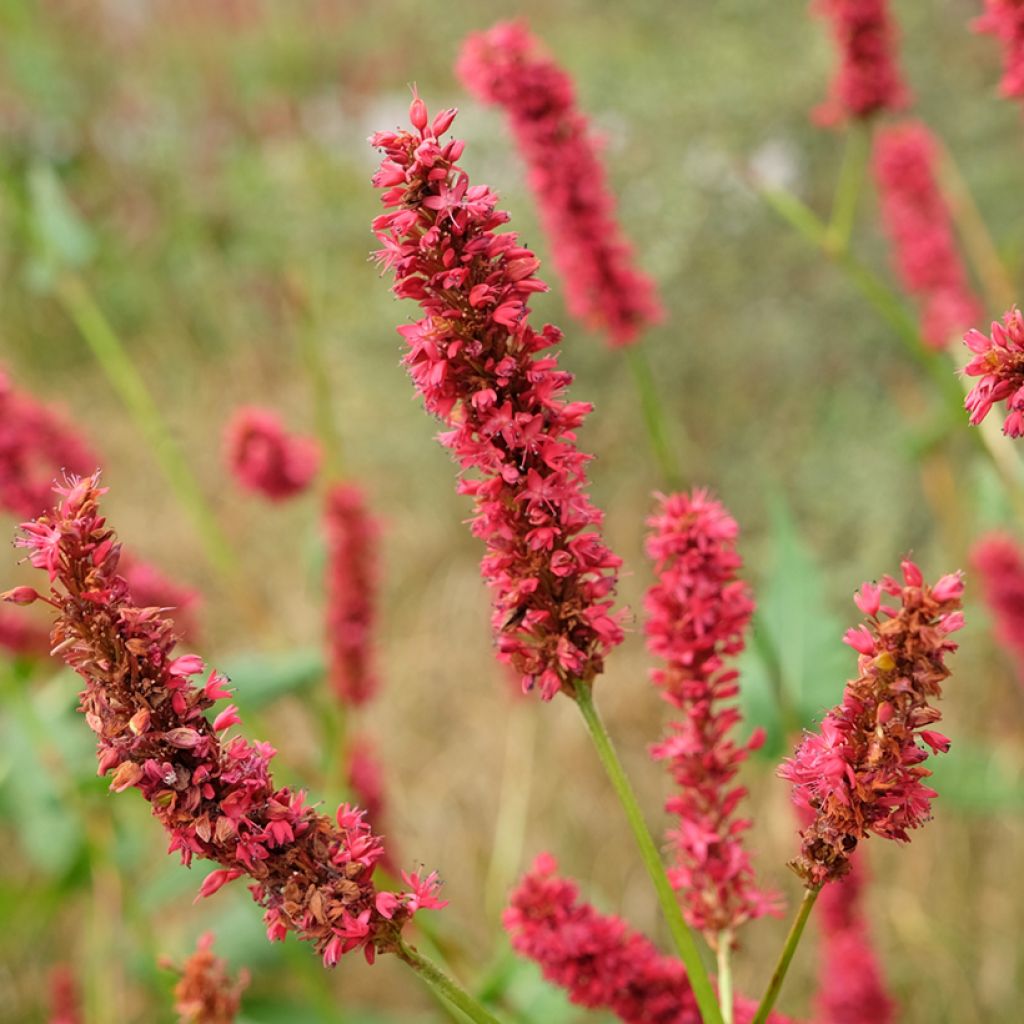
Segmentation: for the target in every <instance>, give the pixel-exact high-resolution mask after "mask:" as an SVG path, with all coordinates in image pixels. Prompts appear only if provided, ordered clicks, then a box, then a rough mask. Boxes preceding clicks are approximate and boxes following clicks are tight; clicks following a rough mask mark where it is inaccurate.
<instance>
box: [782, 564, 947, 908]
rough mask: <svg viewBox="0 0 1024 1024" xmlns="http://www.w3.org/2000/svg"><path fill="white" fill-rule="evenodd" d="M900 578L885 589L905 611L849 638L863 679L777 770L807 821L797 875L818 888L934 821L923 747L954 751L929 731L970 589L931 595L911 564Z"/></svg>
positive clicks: (890, 610)
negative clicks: (854, 859) (853, 862)
mask: <svg viewBox="0 0 1024 1024" xmlns="http://www.w3.org/2000/svg"><path fill="white" fill-rule="evenodd" d="M902 569H903V583H902V584H901V583H900V582H898V581H897V580H894V579H893V578H892V577H890V576H886V577H885V578H884V579H882V581H881V583H880V589H881V592H882V594H884V595H887V596H889V597H894V598H897V599H898V605H897V606H896V607H891V606H890V605H888V604H885V603H880V605H879V607H878V608H877V610H876V611H875V612H874V613H873V614H870V615H869V616H868V621H867V623H866V625H864V626H861V627H859V629H858V630H850V632H849V633H848V634H847V642H849V643H851V644H852V646H854V647H855V648H856V649H857V650H858V651H859V652H860V656H859V658H858V661H857V665H858V669H859V672H860V674H859V676H858V677H857V678H856V679H854V680H852V681H851V682H849V683H847V684H846V690H845V692H844V693H843V701H842V703H841V704H840V705H839V706H838V707H836V708H833V709H832V710H831V711H829V712H828V714H827V715H826V716H825V718H824V720H823V721H822V723H821V731H820V732H819V733H808V734H806V735H805V737H804V740H803V742H802V743H801V744H800V746H799V747H798V748H797V750H796V753H795V754H794V755H793V757H791V758H788V759H787V760H786V761H785V762H784V763H783V765H782V767H781V768H780V769H779V775H780V776H781V777H782V778H784V779H787V780H788V781H789V782H791V783H793V801H794V803H795V804H796V805H797V807H799V808H801V809H802V810H803V811H804V812H806V813H807V815H808V817H809V820H810V824H809V825H808V826H807V828H805V829H804V830H803V831H802V832H801V834H800V835H801V841H802V845H801V852H800V855H799V856H798V857H797V858H796V859H795V860H794V861H793V862H792V863H791V867H792V868H793V869H794V870H795V871H796V872H797V874H799V875H800V876H801V877H802V878H803V879H804V881H805V883H806V884H807V885H808V887H811V888H816V887H819V886H821V885H822V884H824V883H825V882H829V881H832V880H834V879H837V878H841V877H842V876H843V875H845V874H846V873H847V871H848V870H849V857H850V855H851V854H852V852H853V850H854V849H855V848H856V846H857V844H858V843H859V842H860V841H861V840H862V839H866V838H867V837H868V836H869V835H872V834H873V835H877V836H882V837H883V838H886V839H896V840H899V841H900V842H907V841H909V838H910V837H909V835H908V833H909V831H910V830H911V829H914V828H920V827H921V826H922V825H923V824H924V823H925V822H926V821H927V820H928V819H929V818H930V817H931V801H932V798H933V797H935V796H936V793H935V792H934V790H932V789H930V788H929V787H928V786H926V785H925V784H924V780H925V779H926V778H927V777H928V776H929V775H930V774H931V772H930V771H929V770H928V769H927V768H925V767H924V766H923V764H922V762H923V761H925V760H927V758H928V751H927V750H926V749H924V747H922V746H921V745H920V744H919V743H918V741H919V740H920V741H921V742H922V743H924V744H926V745H927V746H928V747H930V748H931V749H932V751H933V752H934V751H941V750H943V749H945V748H946V747H948V742H949V741H948V740H946V738H945V737H944V736H941V735H940V734H938V733H935V734H932V733H930V732H929V731H928V730H927V729H926V727H927V726H929V725H932V724H934V723H935V722H937V721H939V720H940V719H941V717H942V716H941V714H940V713H939V711H938V709H936V708H935V707H933V705H932V704H931V703H930V701H932V700H935V699H937V698H939V697H940V696H941V695H942V683H943V682H944V681H945V680H946V679H948V678H949V675H950V672H949V669H948V668H947V667H946V660H945V659H946V655H947V654H951V653H952V652H953V651H955V650H956V648H957V645H956V644H955V643H954V642H953V641H952V640H950V639H949V634H950V633H952V632H954V631H955V630H957V629H959V628H960V627H961V626H962V625H963V617H962V615H961V614H960V612H959V608H960V600H961V597H962V596H963V580H962V578H961V577H960V575H959V573H957V574H951V575H949V576H943V577H942V579H941V580H940V581H939V582H938V583H937V584H936V586H935V587H934V588H933V587H929V586H928V584H927V583H925V581H924V578H923V576H922V575H921V570H920V569H919V568H918V567H917V566H916V565H915V564H914V563H913V562H911V561H909V560H908V561H904V562H903V564H902ZM861 593H862V594H863V593H864V591H863V590H862V591H861ZM872 603H873V602H872ZM851 636H852V637H853V638H854V639H851ZM854 640H855V642H854Z"/></svg>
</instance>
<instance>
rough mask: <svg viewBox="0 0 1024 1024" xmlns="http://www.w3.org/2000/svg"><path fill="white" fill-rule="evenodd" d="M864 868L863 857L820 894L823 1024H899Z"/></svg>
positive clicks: (819, 1012) (818, 1002)
mask: <svg viewBox="0 0 1024 1024" xmlns="http://www.w3.org/2000/svg"><path fill="white" fill-rule="evenodd" d="M864 884H865V883H864V870H863V866H862V865H861V862H860V858H859V857H854V858H852V859H851V861H850V871H849V872H848V873H847V875H846V876H845V877H844V878H841V879H840V880H839V881H838V882H836V883H835V884H834V885H828V886H826V887H825V889H824V890H823V891H822V893H821V895H820V896H819V897H818V905H817V918H818V923H819V927H820V931H821V943H820V946H819V950H820V952H819V956H820V963H819V967H818V979H819V980H818V994H817V997H816V998H815V1009H816V1013H815V1015H814V1019H815V1021H817V1022H818V1024H863V1022H864V1021H871V1024H893V1022H894V1021H895V1020H896V1019H897V1012H896V1005H895V1003H893V1001H892V999H891V998H890V996H889V993H888V992H887V991H886V986H885V976H884V974H883V972H882V966H881V963H880V962H879V959H878V956H877V955H876V953H875V950H874V948H873V946H872V942H871V934H870V931H869V928H868V917H867V914H866V912H865V908H864V906H863V889H864Z"/></svg>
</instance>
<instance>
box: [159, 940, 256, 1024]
mask: <svg viewBox="0 0 1024 1024" xmlns="http://www.w3.org/2000/svg"><path fill="white" fill-rule="evenodd" d="M180 974H181V977H180V978H179V979H178V982H177V984H176V985H175V986H174V1009H175V1011H176V1012H177V1014H178V1024H234V1021H235V1018H236V1017H237V1016H238V1013H239V1011H240V1010H241V1006H242V992H243V991H245V989H246V987H247V986H248V984H249V972H248V971H245V970H243V971H241V972H240V973H239V975H238V977H237V978H236V979H234V980H232V979H231V976H230V975H229V974H228V966H227V962H226V961H224V960H222V959H221V958H220V957H218V956H214V954H213V934H212V933H211V932H206V933H205V934H204V935H201V936H200V937H199V941H198V942H197V943H196V951H195V952H194V953H193V954H192V955H191V956H190V957H189V958H188V959H187V960H186V961H185V965H184V967H183V968H182V969H181V971H180Z"/></svg>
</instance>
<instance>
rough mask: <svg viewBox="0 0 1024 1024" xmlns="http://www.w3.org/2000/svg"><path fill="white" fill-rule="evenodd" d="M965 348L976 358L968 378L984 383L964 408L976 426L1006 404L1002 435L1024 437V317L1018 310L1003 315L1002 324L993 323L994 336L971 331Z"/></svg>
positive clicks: (968, 370) (968, 371)
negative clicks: (994, 406)
mask: <svg viewBox="0 0 1024 1024" xmlns="http://www.w3.org/2000/svg"><path fill="white" fill-rule="evenodd" d="M964 344H965V345H966V346H967V347H968V348H969V349H970V350H971V351H972V352H973V353H974V358H973V359H971V361H970V362H969V363H968V364H967V365H966V366H965V367H964V373H965V374H967V376H968V377H980V378H981V380H979V381H978V383H977V384H975V385H974V387H973V388H971V390H970V392H969V393H968V395H967V398H965V399H964V408H965V409H967V411H968V412H969V413H970V420H971V423H973V424H974V425H975V426H977V425H978V424H979V423H981V421H982V420H984V418H985V417H986V416H987V415H988V414H989V410H990V409H991V408H992V406H993V405H995V404H996V402H1003V401H1005V402H1006V419H1004V420H1003V433H1004V434H1007V435H1008V436H1010V437H1021V436H1024V317H1022V316H1021V313H1020V310H1019V309H1017V307H1016V306H1014V307H1013V309H1011V310H1010V311H1009V312H1007V313H1005V314H1004V315H1003V322H1002V324H999V323H996V322H994V321H993V323H992V336H991V337H987V336H986V335H984V334H982V333H981V331H977V330H970V331H968V332H967V333H966V334H965V335H964Z"/></svg>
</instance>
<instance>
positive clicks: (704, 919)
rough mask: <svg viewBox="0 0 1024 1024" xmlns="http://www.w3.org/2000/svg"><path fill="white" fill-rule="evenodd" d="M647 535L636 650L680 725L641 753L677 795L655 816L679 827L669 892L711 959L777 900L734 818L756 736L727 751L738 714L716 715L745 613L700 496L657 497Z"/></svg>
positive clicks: (729, 544) (719, 514)
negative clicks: (758, 877) (647, 577)
mask: <svg viewBox="0 0 1024 1024" xmlns="http://www.w3.org/2000/svg"><path fill="white" fill-rule="evenodd" d="M647 523H648V526H650V527H651V533H650V534H649V535H648V537H647V545H646V547H647V554H648V555H649V557H650V558H651V559H652V560H653V562H654V569H655V572H656V574H657V576H658V582H657V583H655V585H654V586H652V587H651V588H650V589H649V590H648V591H647V596H646V599H645V602H644V604H645V607H646V609H647V614H648V620H647V624H646V632H647V646H648V649H649V650H650V652H651V653H652V654H653V655H654V656H655V657H658V658H661V659H663V660H664V663H665V664H664V667H663V668H658V669H655V670H654V671H653V672H652V674H651V678H652V679H653V681H654V683H655V684H656V685H657V686H658V687H659V688H660V689H661V691H662V696H664V698H665V700H667V701H668V702H669V703H670V704H671V705H672V706H673V707H674V708H676V709H678V710H679V711H680V712H681V713H682V716H683V717H682V719H681V720H679V721H674V722H672V723H671V725H670V731H669V735H668V736H667V737H666V739H664V740H663V741H662V742H661V743H659V744H657V745H656V746H655V747H654V748H653V749H652V751H651V752H652V754H653V755H654V757H656V758H658V759H659V760H664V761H667V763H668V766H669V770H670V771H671V772H672V776H673V778H674V779H675V782H676V784H677V786H678V791H677V792H676V793H675V794H673V795H672V796H671V797H670V798H669V800H668V802H667V803H666V805H665V809H666V810H667V811H669V812H670V813H671V814H675V815H677V816H678V819H679V824H678V826H677V827H675V828H673V829H672V830H671V831H670V832H669V839H670V841H671V844H672V848H673V851H674V853H675V865H674V866H673V867H672V868H671V869H670V870H669V880H670V881H671V882H672V885H673V888H675V890H676V891H677V893H678V894H679V901H680V903H681V905H682V908H683V912H684V915H685V917H686V920H687V922H688V923H689V924H690V925H691V927H693V928H697V929H699V930H700V931H702V932H703V933H704V936H705V938H706V939H707V941H708V943H709V944H710V945H711V946H712V948H717V947H718V944H719V942H720V941H721V939H722V937H723V935H724V936H725V937H726V938H725V941H727V942H731V940H732V936H733V935H734V933H735V931H736V929H737V928H739V927H740V925H742V924H743V923H744V922H746V921H750V920H753V919H755V918H758V917H762V916H763V915H765V914H768V913H775V912H777V911H778V897H777V896H776V895H775V894H773V893H768V892H762V891H761V890H760V889H759V888H758V887H757V884H756V881H755V879H754V869H753V866H752V865H751V863H750V857H749V855H748V853H747V851H746V849H745V848H744V846H743V833H744V832H746V831H747V829H749V827H750V822H749V820H747V819H745V818H740V817H737V815H736V812H737V809H738V807H739V805H740V803H741V802H742V800H743V798H744V797H745V796H746V795H747V791H746V789H745V788H744V787H743V786H740V785H737V784H736V774H737V772H738V771H739V768H740V765H741V764H742V763H743V762H744V761H745V760H746V759H747V757H748V755H749V753H750V751H751V750H754V749H756V748H757V747H759V746H760V745H761V744H762V743H763V741H764V732H763V730H755V732H754V734H753V735H752V736H751V737H750V739H749V740H748V741H747V742H746V743H743V744H739V745H738V744H737V743H735V742H734V741H733V739H731V738H730V733H731V732H732V731H733V729H734V727H735V726H736V725H738V724H739V722H740V713H739V710H738V709H737V708H736V707H735V705H734V704H731V703H727V702H731V701H733V700H734V698H735V697H736V695H737V693H738V692H739V686H738V682H737V679H738V673H737V672H736V670H735V669H734V668H729V667H726V659H728V658H729V657H730V656H734V655H737V654H739V653H740V652H741V651H742V650H743V647H744V636H743V635H744V632H745V631H746V629H747V627H748V626H749V624H750V618H751V616H752V615H753V612H754V602H753V600H752V599H751V596H750V592H749V590H748V588H747V585H746V584H745V583H744V582H743V581H742V580H740V579H739V578H738V577H737V572H738V571H739V569H740V568H741V566H742V561H741V559H740V556H739V554H738V553H737V551H736V536H737V534H738V532H739V528H738V527H737V525H736V520H735V519H733V518H732V516H730V515H729V513H728V511H726V509H725V508H724V507H723V506H722V505H721V504H720V503H719V502H717V501H715V500H714V499H713V498H712V497H711V496H710V495H709V494H708V492H707V491H703V490H695V491H693V492H692V493H691V494H670V495H668V496H665V495H659V500H658V507H657V509H656V510H655V513H654V515H653V516H651V517H650V519H648V520H647Z"/></svg>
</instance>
